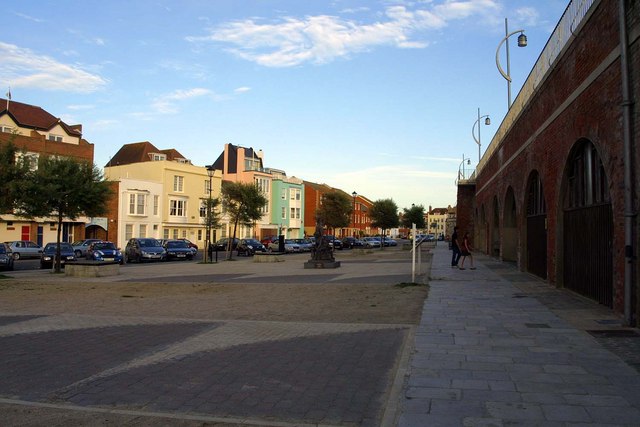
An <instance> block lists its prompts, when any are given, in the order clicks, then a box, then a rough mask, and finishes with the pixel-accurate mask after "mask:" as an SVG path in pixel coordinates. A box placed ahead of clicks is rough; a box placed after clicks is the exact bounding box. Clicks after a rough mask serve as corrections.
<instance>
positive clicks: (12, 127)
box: [0, 99, 106, 245]
mask: <svg viewBox="0 0 640 427" xmlns="http://www.w3.org/2000/svg"><path fill="white" fill-rule="evenodd" d="M0 108H1V109H2V110H0V144H7V143H9V142H13V144H14V145H15V146H16V147H17V148H18V149H19V150H23V152H24V154H22V155H25V156H28V157H30V158H31V159H33V161H34V164H35V162H37V159H38V158H39V157H40V156H43V155H49V156H64V157H71V158H75V159H79V160H86V161H87V162H90V163H92V164H93V152H94V145H93V144H91V143H89V142H88V141H86V140H85V139H83V138H82V125H68V124H66V123H65V122H63V121H62V120H61V119H60V118H57V117H55V116H54V115H52V114H51V113H49V112H48V111H46V110H44V109H43V108H41V107H38V106H35V105H30V104H24V103H21V102H15V101H12V100H7V99H0ZM85 224H87V227H86V229H85ZM103 225H105V223H104V221H103V220H101V219H98V218H96V219H91V218H84V217H81V218H77V219H76V220H71V219H69V218H65V219H64V220H63V224H62V235H61V236H62V240H63V241H65V242H71V241H74V240H79V239H84V238H86V237H96V238H104V236H105V234H106V230H105V229H104V228H103ZM56 233H57V220H56V219H55V218H33V219H28V218H22V217H18V216H15V215H12V214H2V215H1V216H0V241H10V240H32V241H34V242H36V243H38V244H39V245H44V244H46V243H48V242H52V241H55V240H56Z"/></svg>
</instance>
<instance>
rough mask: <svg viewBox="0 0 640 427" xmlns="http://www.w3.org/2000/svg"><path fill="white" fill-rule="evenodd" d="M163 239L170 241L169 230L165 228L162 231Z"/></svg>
mask: <svg viewBox="0 0 640 427" xmlns="http://www.w3.org/2000/svg"><path fill="white" fill-rule="evenodd" d="M162 238H163V239H165V240H166V239H168V238H169V229H168V228H165V229H164V230H162Z"/></svg>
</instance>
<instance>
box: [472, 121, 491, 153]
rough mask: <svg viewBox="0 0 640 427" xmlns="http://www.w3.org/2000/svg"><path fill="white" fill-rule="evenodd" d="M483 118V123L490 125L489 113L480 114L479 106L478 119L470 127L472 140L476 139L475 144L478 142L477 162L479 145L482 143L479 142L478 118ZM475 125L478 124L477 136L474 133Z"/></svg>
mask: <svg viewBox="0 0 640 427" xmlns="http://www.w3.org/2000/svg"><path fill="white" fill-rule="evenodd" d="M481 119H484V124H485V125H487V126H488V125H490V124H491V119H490V118H489V115H488V114H487V115H484V116H480V108H478V120H476V121H475V123H474V124H473V126H472V127H471V136H473V139H474V141H476V144H478V163H480V146H481V145H482V144H481V143H480V120H481ZM476 125H478V137H477V138H476V133H475V128H476Z"/></svg>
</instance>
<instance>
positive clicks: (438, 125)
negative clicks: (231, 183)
mask: <svg viewBox="0 0 640 427" xmlns="http://www.w3.org/2000/svg"><path fill="white" fill-rule="evenodd" d="M567 4H568V1H566V0H539V1H533V0H509V1H506V0H471V1H446V0H423V1H403V0H399V1H391V0H380V1H372V0H333V1H320V0H309V1H301V0H281V1H271V0H263V1H258V0H253V1H248V0H246V1H245V0H181V1H175V0H174V1H165V0H126V1H121V0H109V1H95V0H83V1H80V0H57V1H42V0H22V1H19V2H7V4H5V5H4V8H3V10H4V18H5V19H4V25H3V27H4V28H3V31H2V36H0V58H2V61H0V85H2V86H4V87H5V88H6V89H3V90H4V91H5V92H6V90H7V89H8V88H9V87H11V93H12V97H13V99H14V100H15V101H19V102H25V103H28V104H34V105H39V106H41V107H43V108H44V109H45V110H47V111H49V112H50V113H52V114H54V115H56V116H59V117H61V118H62V119H63V120H64V121H66V122H67V123H69V124H76V123H81V124H82V125H83V135H84V138H85V139H87V140H88V141H89V142H92V143H94V144H95V159H94V160H95V163H96V164H97V165H98V166H99V167H102V166H104V165H105V164H106V163H107V162H108V161H109V158H110V157H111V156H113V155H114V154H115V153H116V152H117V150H118V149H119V148H120V147H121V146H122V145H124V144H127V143H131V142H139V141H150V142H152V143H153V144H154V145H156V146H157V147H158V148H160V149H167V148H175V149H177V150H178V151H180V152H181V153H182V154H183V155H184V156H185V157H187V158H189V159H191V160H192V162H193V163H194V164H195V165H206V164H209V163H212V162H213V161H214V160H215V159H216V158H217V157H218V155H219V154H220V152H221V151H222V150H223V147H224V144H225V143H232V144H236V145H241V146H245V147H253V148H255V149H262V150H263V151H264V155H265V166H267V167H273V168H278V169H284V170H285V171H286V172H287V174H288V175H290V176H292V175H293V176H297V177H299V178H302V179H305V180H309V181H314V182H319V183H326V184H329V185H331V186H334V187H337V188H341V189H343V190H344V191H346V192H347V193H351V192H353V191H356V192H358V193H359V194H362V195H365V196H366V197H368V198H370V199H372V200H378V199H382V198H392V199H394V201H395V202H396V204H398V206H399V207H400V208H403V207H409V206H411V204H412V203H415V204H422V205H424V206H425V207H428V206H429V205H432V206H433V207H446V206H447V205H454V204H455V198H456V187H455V184H454V182H455V179H456V177H457V174H458V170H459V168H460V164H461V161H462V158H463V155H464V156H465V157H469V158H470V159H471V165H466V164H465V166H464V167H465V168H466V169H467V171H468V170H469V169H472V168H474V167H475V165H476V163H477V161H478V145H477V144H476V143H475V141H474V140H473V138H472V136H471V129H472V127H473V125H474V123H475V121H476V119H477V114H478V111H477V109H478V108H480V111H481V114H482V115H485V114H489V115H490V117H491V120H492V124H491V125H489V126H485V125H484V124H483V125H482V133H481V141H482V151H483V152H484V149H485V148H486V145H487V144H488V143H489V142H490V140H491V137H492V136H493V134H494V132H495V131H496V129H497V128H498V126H499V124H500V122H501V121H502V119H503V117H504V115H505V114H506V111H507V84H506V81H505V80H504V79H503V78H502V76H500V74H499V73H498V71H497V68H496V63H495V55H496V49H497V47H498V44H499V43H500V41H501V40H502V38H503V37H504V35H505V29H504V19H505V18H508V19H509V31H515V30H518V29H524V30H525V34H526V35H527V37H528V46H527V47H526V48H517V47H516V37H517V36H513V37H511V38H510V39H509V42H510V58H511V61H510V65H511V77H512V79H513V84H512V94H513V98H515V96H516V94H517V93H518V91H519V89H520V86H521V85H522V84H523V83H524V81H525V79H526V77H527V75H528V74H529V72H530V71H531V68H532V67H533V64H534V63H535V61H536V60H537V58H538V56H539V54H540V52H541V51H542V49H543V47H544V45H545V44H546V42H547V40H548V38H549V36H550V34H551V32H552V31H553V29H554V28H555V26H556V23H557V22H558V20H559V18H560V17H561V15H562V13H563V12H564V10H565V8H566V6H567ZM501 65H502V66H503V68H506V58H505V55H504V48H503V49H501ZM2 93H4V92H2Z"/></svg>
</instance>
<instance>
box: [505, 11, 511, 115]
mask: <svg viewBox="0 0 640 427" xmlns="http://www.w3.org/2000/svg"><path fill="white" fill-rule="evenodd" d="M504 35H505V37H506V41H505V48H506V49H507V76H509V79H507V98H508V102H509V103H508V109H509V108H511V63H510V62H511V61H509V25H508V24H507V18H504Z"/></svg>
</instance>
